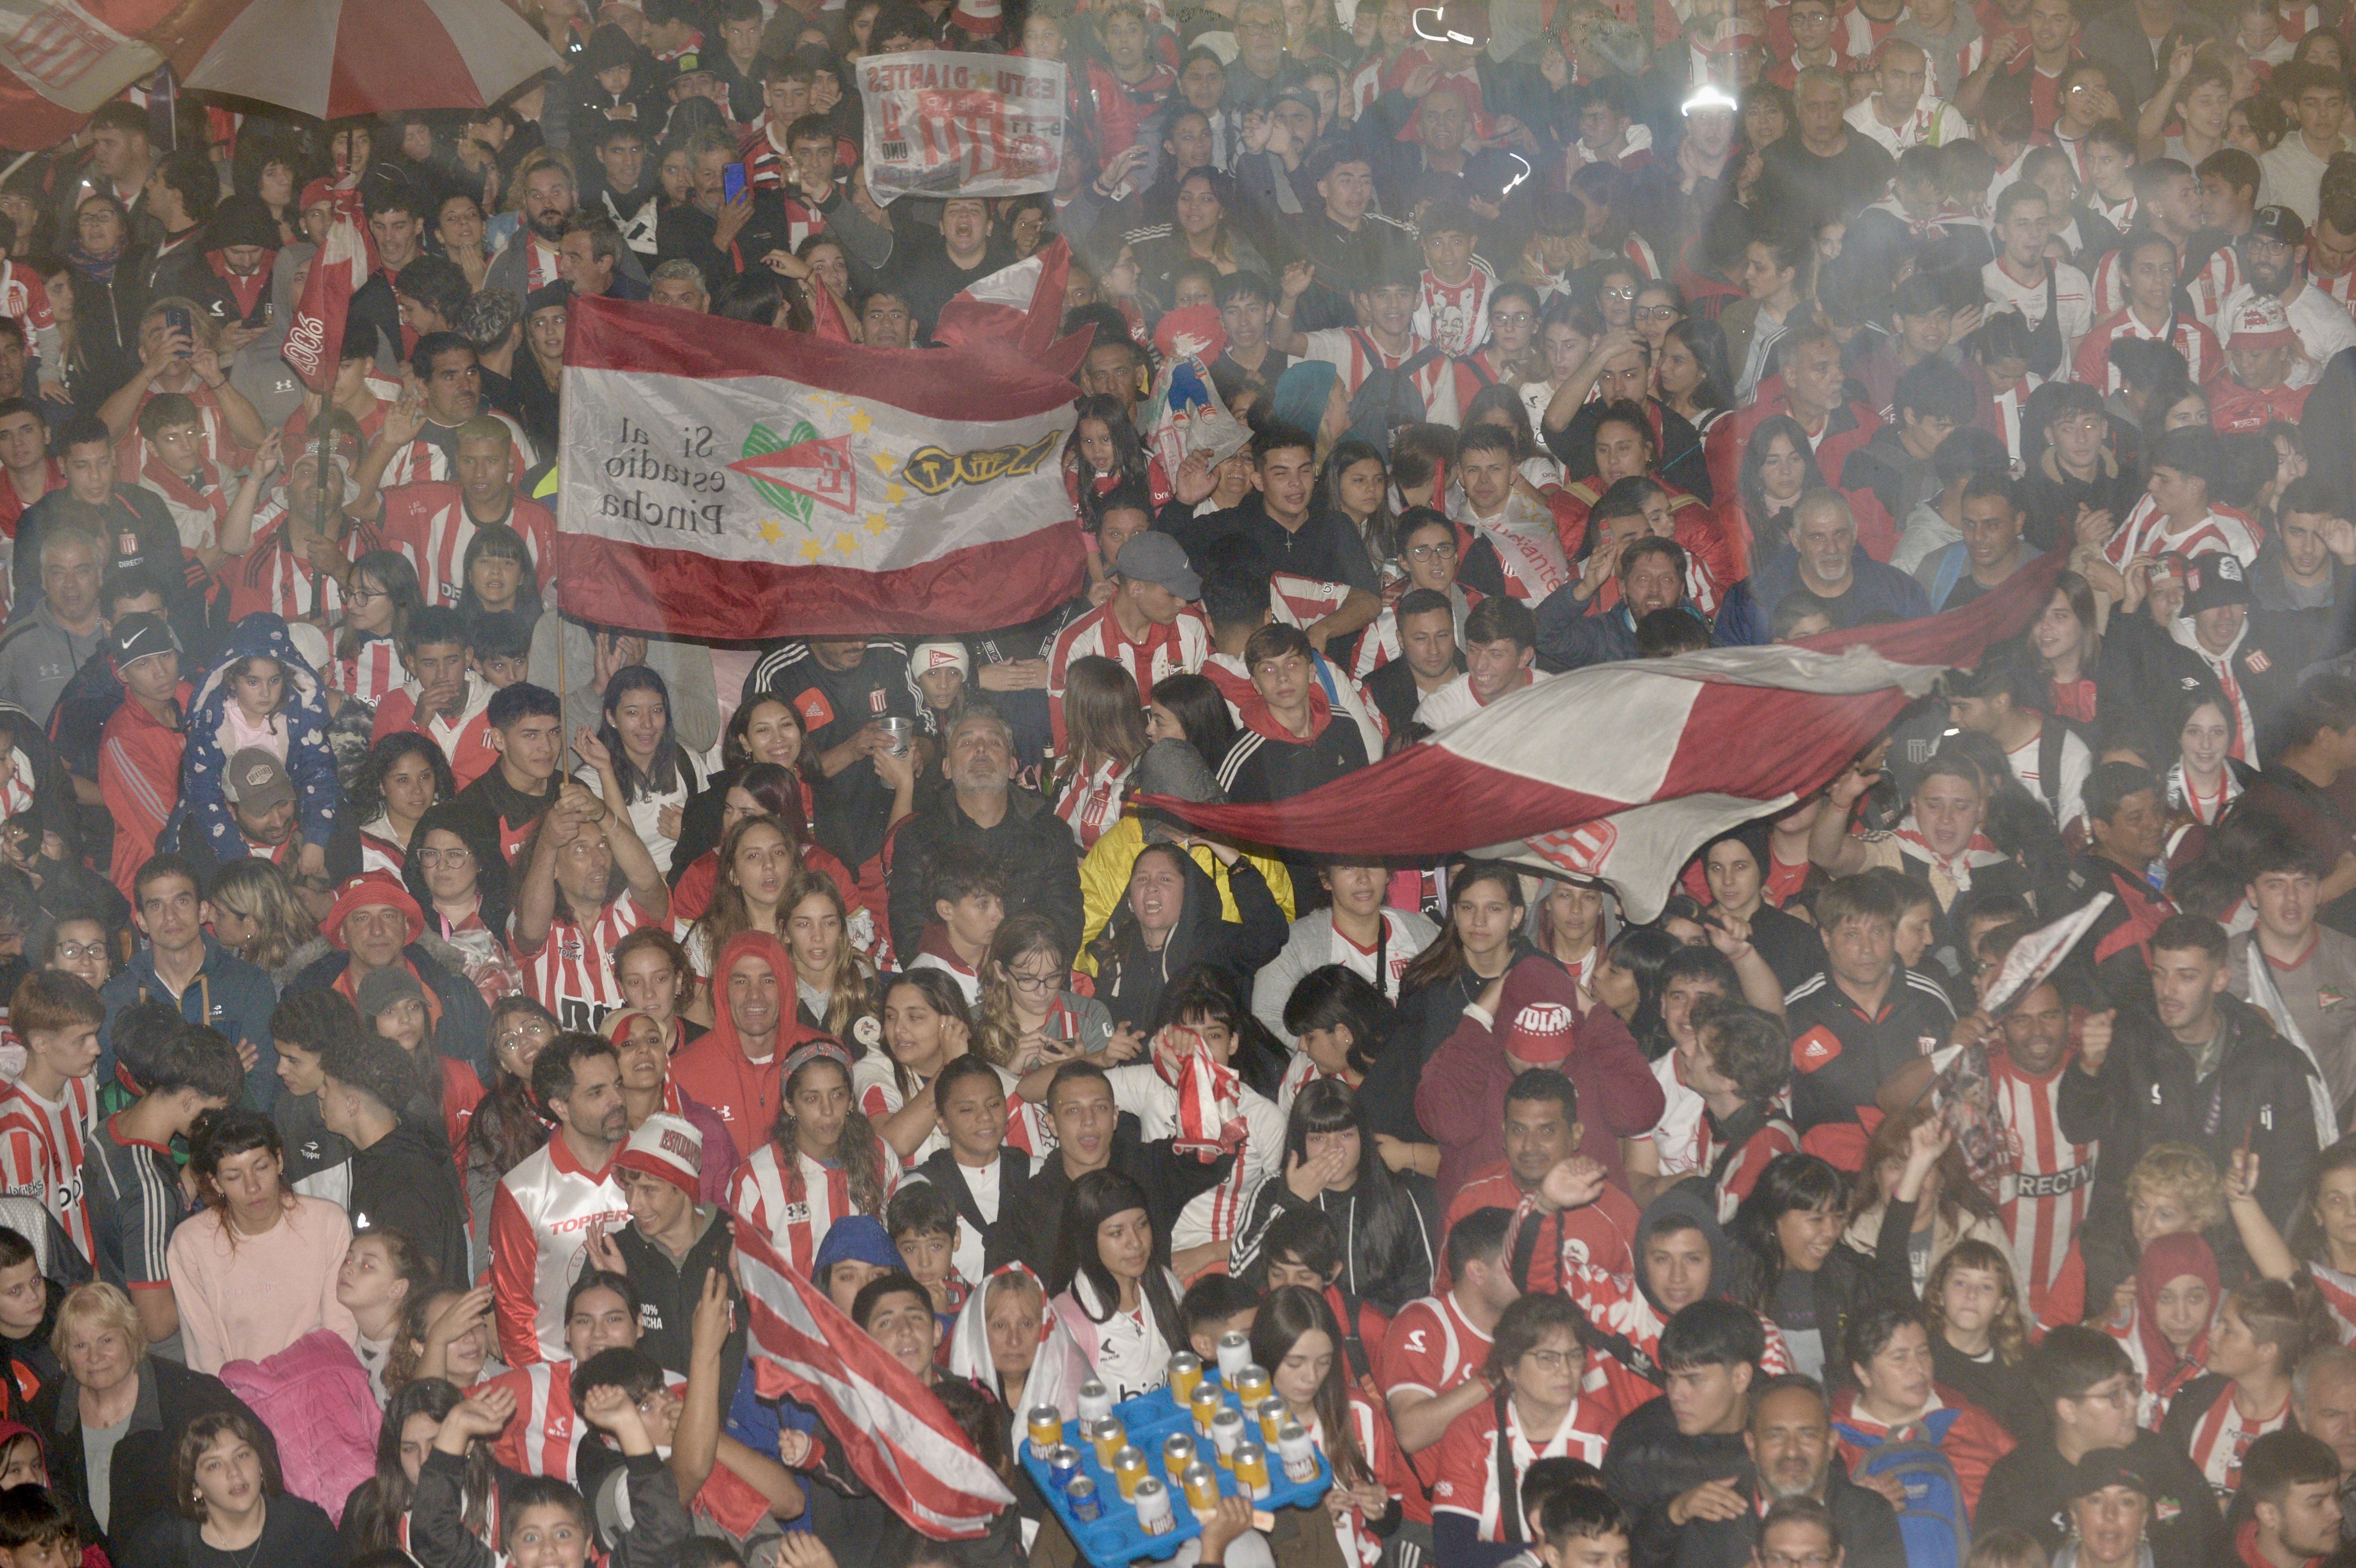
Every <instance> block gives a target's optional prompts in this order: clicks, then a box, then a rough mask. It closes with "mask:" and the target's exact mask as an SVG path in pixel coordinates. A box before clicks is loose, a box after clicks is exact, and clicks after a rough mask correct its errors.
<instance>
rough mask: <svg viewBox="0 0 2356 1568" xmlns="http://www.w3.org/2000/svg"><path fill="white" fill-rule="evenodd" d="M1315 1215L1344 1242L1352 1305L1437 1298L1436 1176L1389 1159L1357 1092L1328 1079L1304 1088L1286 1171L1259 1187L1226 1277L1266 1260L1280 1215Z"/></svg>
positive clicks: (1345, 1281)
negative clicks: (1264, 1250)
mask: <svg viewBox="0 0 2356 1568" xmlns="http://www.w3.org/2000/svg"><path fill="white" fill-rule="evenodd" d="M1303 1208H1308V1209H1316V1210H1318V1211H1321V1212H1323V1213H1324V1214H1325V1215H1326V1216H1327V1217H1328V1219H1329V1221H1331V1222H1332V1223H1333V1229H1334V1233H1335V1235H1336V1237H1337V1238H1338V1239H1339V1240H1340V1241H1341V1243H1342V1272H1341V1275H1340V1277H1339V1278H1338V1279H1337V1280H1336V1281H1335V1284H1336V1285H1338V1286H1339V1287H1340V1289H1341V1291H1342V1294H1343V1297H1344V1300H1349V1301H1357V1300H1365V1301H1369V1302H1372V1303H1373V1304H1374V1305H1375V1306H1376V1307H1377V1308H1379V1309H1380V1310H1382V1311H1383V1312H1385V1313H1396V1312H1398V1309H1399V1308H1400V1307H1405V1306H1406V1305H1407V1304H1408V1302H1410V1301H1414V1300H1417V1299H1419V1298H1420V1297H1422V1296H1426V1295H1429V1294H1430V1289H1431V1281H1432V1278H1433V1276H1434V1275H1436V1274H1437V1273H1438V1272H1439V1270H1438V1266H1437V1264H1436V1262H1435V1259H1434V1256H1433V1253H1432V1243H1431V1238H1432V1233H1433V1232H1434V1230H1435V1229H1436V1228H1437V1225H1438V1221H1439V1212H1440V1205H1439V1199H1438V1195H1437V1193H1436V1191H1435V1189H1433V1187H1432V1184H1431V1179H1430V1178H1429V1177H1426V1176H1423V1175H1421V1174H1419V1173H1418V1172H1415V1171H1411V1170H1410V1171H1398V1172H1394V1171H1393V1170H1391V1169H1390V1168H1389V1167H1387V1165H1385V1164H1384V1163H1383V1158H1382V1155H1381V1153H1380V1151H1379V1150H1377V1149H1376V1147H1375V1139H1374V1135H1373V1133H1372V1132H1370V1131H1369V1130H1368V1129H1367V1126H1366V1113H1365V1107H1364V1106H1362V1105H1360V1104H1359V1103H1358V1095H1357V1092H1356V1091H1355V1090H1354V1089H1352V1088H1351V1087H1350V1086H1349V1085H1348V1084H1347V1083H1340V1082H1337V1081H1335V1080H1333V1079H1320V1080H1318V1081H1317V1082H1316V1083H1312V1084H1310V1085H1308V1086H1307V1087H1306V1088H1304V1089H1302V1090H1301V1093H1300V1095H1299V1096H1298V1097H1297V1098H1296V1099H1295V1100H1294V1101H1293V1103H1292V1113H1291V1115H1290V1116H1289V1117H1287V1118H1286V1121H1285V1128H1284V1157H1283V1163H1282V1174H1281V1176H1280V1178H1279V1179H1275V1180H1270V1181H1264V1182H1262V1183H1260V1185H1259V1189H1258V1191H1256V1192H1255V1193H1253V1195H1252V1201H1251V1209H1250V1211H1249V1212H1248V1214H1247V1215H1246V1216H1245V1218H1244V1222H1243V1223H1242V1224H1240V1225H1238V1226H1237V1228H1236V1235H1235V1242H1234V1245H1233V1248H1232V1251H1231V1253H1230V1255H1229V1259H1228V1271H1229V1272H1230V1273H1232V1274H1234V1275H1237V1276H1238V1277H1240V1276H1242V1275H1246V1274H1248V1272H1249V1271H1250V1269H1251V1268H1252V1266H1253V1264H1255V1263H1257V1262H1258V1258H1259V1252H1260V1242H1261V1238H1262V1237H1263V1236H1264V1235H1265V1234H1266V1233H1267V1231H1268V1227H1269V1224H1270V1223H1272V1222H1273V1221H1275V1219H1276V1218H1277V1216H1278V1215H1279V1214H1280V1213H1284V1212H1286V1211H1291V1210H1295V1209H1303Z"/></svg>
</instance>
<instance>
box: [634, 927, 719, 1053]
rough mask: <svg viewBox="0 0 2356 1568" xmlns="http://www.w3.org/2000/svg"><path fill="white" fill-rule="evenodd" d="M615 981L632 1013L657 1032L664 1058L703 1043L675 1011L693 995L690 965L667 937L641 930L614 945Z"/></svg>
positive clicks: (697, 1030)
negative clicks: (650, 1021) (651, 1022)
mask: <svg viewBox="0 0 2356 1568" xmlns="http://www.w3.org/2000/svg"><path fill="white" fill-rule="evenodd" d="M614 980H615V983H616V984H617V985H619V986H620V987H622V999H623V1000H624V1001H625V1002H626V1003H627V1004H628V1005H629V1007H630V1008H631V1010H633V1011H635V1012H641V1013H644V1014H646V1015H647V1017H648V1018H650V1019H653V1020H654V1021H655V1022H656V1024H657V1025H659V1027H660V1028H661V1029H662V1034H663V1050H664V1054H665V1056H667V1057H669V1056H676V1055H678V1054H679V1053H680V1051H683V1050H685V1049H686V1048H687V1047H688V1046H690V1045H691V1044H692V1043H694V1042H695V1041H696V1040H701V1039H702V1038H703V1034H704V1028H703V1026H702V1025H701V1024H699V1023H696V1022H694V1021H693V1020H692V1019H689V1018H688V1017H686V1015H685V1014H684V1013H682V1012H681V1011H680V1008H681V1006H682V1005H683V1004H684V1003H685V1002H686V1001H687V1000H688V999H689V997H692V996H693V995H694V994H695V965H694V964H693V963H692V962H691V960H690V959H689V958H688V955H687V949H686V948H684V947H682V946H680V944H679V939H678V938H677V937H675V936H673V935H672V934H671V933H669V932H668V931H663V930H660V929H659V928H656V927H653V926H641V927H640V928H639V929H637V930H636V931H634V932H632V933H630V934H629V935H627V936H626V937H624V938H622V940H621V941H619V942H617V943H616V944H614Z"/></svg>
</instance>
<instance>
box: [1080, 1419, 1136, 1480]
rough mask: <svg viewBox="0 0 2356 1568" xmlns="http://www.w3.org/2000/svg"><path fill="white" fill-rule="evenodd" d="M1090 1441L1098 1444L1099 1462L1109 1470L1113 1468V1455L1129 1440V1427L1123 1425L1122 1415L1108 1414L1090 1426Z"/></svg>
mask: <svg viewBox="0 0 2356 1568" xmlns="http://www.w3.org/2000/svg"><path fill="white" fill-rule="evenodd" d="M1088 1441H1089V1442H1090V1443H1092V1444H1094V1445H1096V1450H1097V1463H1098V1464H1099V1465H1101V1466H1103V1467H1105V1468H1106V1469H1108V1470H1109V1469H1111V1468H1112V1456H1114V1455H1116V1454H1118V1453H1119V1452H1120V1448H1121V1445H1122V1444H1124V1443H1126V1442H1128V1441H1129V1429H1128V1428H1127V1427H1125V1426H1123V1425H1121V1424H1120V1417H1119V1416H1117V1415H1108V1416H1106V1417H1105V1418H1104V1419H1103V1420H1102V1421H1099V1422H1098V1423H1097V1424H1095V1425H1094V1426H1091V1427H1089V1428H1088Z"/></svg>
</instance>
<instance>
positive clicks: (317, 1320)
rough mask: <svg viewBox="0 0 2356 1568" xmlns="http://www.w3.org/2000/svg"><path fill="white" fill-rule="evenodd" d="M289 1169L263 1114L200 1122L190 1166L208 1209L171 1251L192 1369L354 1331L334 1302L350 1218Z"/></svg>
mask: <svg viewBox="0 0 2356 1568" xmlns="http://www.w3.org/2000/svg"><path fill="white" fill-rule="evenodd" d="M285 1167H286V1158H285V1149H284V1146H283V1145H282V1144H281V1142H280V1141H279V1136H278V1129H277V1127H276V1126H275V1125H273V1124H272V1122H271V1120H270V1118H269V1117H267V1116H265V1115H262V1113H260V1112H259V1111H248V1110H242V1109H237V1108H231V1109H230V1110H227V1111H222V1112H219V1113H212V1114H209V1115H208V1117H207V1118H206V1119H203V1120H201V1121H199V1123H198V1127H197V1131H196V1136H195V1137H194V1139H193V1140H191V1145H190V1151H189V1157H188V1168H189V1169H190V1170H191V1171H193V1172H194V1173H195V1174H196V1178H197V1183H198V1191H200V1192H201V1193H202V1194H203V1196H204V1205H205V1206H204V1210H203V1211H202V1212H200V1213H197V1214H193V1215H190V1216H189V1217H188V1219H187V1221H183V1222H182V1224H181V1225H180V1227H179V1228H178V1229H177V1230H176V1231H174V1232H172V1243H171V1246H170V1249H169V1253H168V1256H169V1261H170V1265H171V1276H172V1297H173V1299H174V1301H176V1302H177V1304H178V1306H179V1308H180V1334H181V1339H182V1341H183V1342H184V1343H185V1344H186V1346H187V1355H188V1366H189V1367H190V1369H192V1370H193V1371H200V1372H218V1371H220V1369H221V1368H222V1367H223V1366H225V1365H226V1364H228V1363H229V1362H230V1361H235V1360H256V1361H260V1360H268V1359H269V1358H270V1357H272V1356H274V1355H276V1354H277V1353H278V1352H279V1351H281V1350H283V1349H286V1347H287V1346H289V1345H292V1344H293V1343H294V1342H295V1340H297V1339H301V1338H302V1337H303V1336H304V1335H305V1334H308V1333H309V1332H311V1331H312V1330H313V1329H314V1328H332V1329H334V1330H335V1331H336V1332H337V1333H338V1334H341V1335H343V1336H344V1337H345V1338H346V1339H351V1338H353V1336H354V1334H355V1332H356V1329H355V1327H354V1325H353V1322H352V1315H351V1314H350V1313H349V1312H348V1311H347V1310H345V1308H344V1307H343V1306H342V1304H341V1303H339V1302H337V1299H336V1277H337V1273H338V1271H339V1270H340V1269H341V1267H342V1265H343V1261H344V1253H345V1251H346V1250H347V1249H348V1248H349V1247H350V1245H351V1243H352V1226H351V1221H349V1220H348V1219H347V1218H346V1217H345V1214H344V1211H343V1210H342V1209H341V1208H340V1207H338V1206H337V1205H336V1204H333V1203H330V1202H328V1201H327V1200H326V1199H324V1198H305V1197H302V1196H299V1195H298V1194H297V1193H296V1192H295V1189H293V1188H292V1187H289V1186H288V1185H287V1184H286V1178H285Z"/></svg>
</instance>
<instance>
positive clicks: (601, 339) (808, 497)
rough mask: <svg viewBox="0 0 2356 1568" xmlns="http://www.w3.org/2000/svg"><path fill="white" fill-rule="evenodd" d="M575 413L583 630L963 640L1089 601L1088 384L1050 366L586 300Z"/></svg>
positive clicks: (575, 531)
mask: <svg viewBox="0 0 2356 1568" xmlns="http://www.w3.org/2000/svg"><path fill="white" fill-rule="evenodd" d="M563 394H564V395H563V404H564V421H563V426H562V442H563V446H562V450H563V451H564V453H566V456H565V461H564V463H563V465H562V486H561V488H560V489H559V492H558V507H557V541H556V560H557V573H556V575H557V576H558V578H559V579H560V580H561V581H562V582H563V584H564V608H565V609H566V610H567V611H568V612H570V613H573V614H575V615H579V616H581V617H583V618H584V619H585V620H589V621H594V622H597V623H599V624H605V625H609V626H619V627H625V628H627V629H629V630H632V631H642V632H649V633H659V634H663V635H671V636H683V637H726V638H753V637H770V636H779V635H786V634H788V633H790V634H792V635H797V636H850V635H868V634H874V633H885V632H899V633H907V634H913V635H933V634H955V633H961V632H975V631H983V630H986V629H988V628H990V627H993V626H1008V625H1014V624H1019V623H1021V622H1023V621H1027V620H1029V619H1031V618H1032V617H1033V616H1035V615H1040V614H1044V613H1046V612H1047V611H1049V610H1052V609H1054V608H1055V606H1056V605H1058V604H1060V603H1064V602H1065V601H1066V599H1069V598H1070V597H1071V596H1072V595H1073V594H1075V593H1076V592H1079V590H1080V587H1081V585H1082V583H1083V582H1084V581H1086V575H1085V574H1086V566H1085V564H1084V557H1083V554H1082V549H1081V544H1080V525H1079V519H1078V518H1077V517H1076V516H1075V515H1074V512H1073V508H1072V503H1071V500H1070V498H1069V496H1067V495H1066V491H1065V488H1064V475H1063V466H1062V457H1063V452H1064V443H1065V441H1066V439H1067V438H1068V437H1069V436H1070V434H1071V431H1072V421H1073V418H1074V414H1073V410H1072V384H1071V382H1070V381H1068V380H1066V379H1064V378H1062V377H1060V376H1057V375H1055V374H1052V373H1050V372H1048V371H1047V370H1045V369H1043V368H1041V367H1039V366H1038V365H1035V364H1026V363H1024V362H1023V361H1021V360H1018V359H1015V358H1012V357H1007V356H1001V355H992V356H989V357H983V356H980V355H975V354H972V353H969V352H966V351H964V350H956V349H951V350H942V349H896V348H867V347H858V346H856V345H852V344H846V343H833V342H828V341H825V340H822V339H820V338H818V337H814V336H806V335H803V334H799V333H786V332H776V331H772V330H770V329H768V328H766V327H759V326H752V325H746V324H744V323H742V322H734V321H729V320H726V319H724V318H723V317H720V316H716V315H693V314H691V313H689V312H686V311H672V310H663V309H660V308H659V307H656V306H650V305H644V304H623V303H621V302H619V301H615V300H605V299H576V300H574V302H573V316H572V321H571V324H570V327H569V330H568V332H567V336H566V338H565V349H564V386H563Z"/></svg>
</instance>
